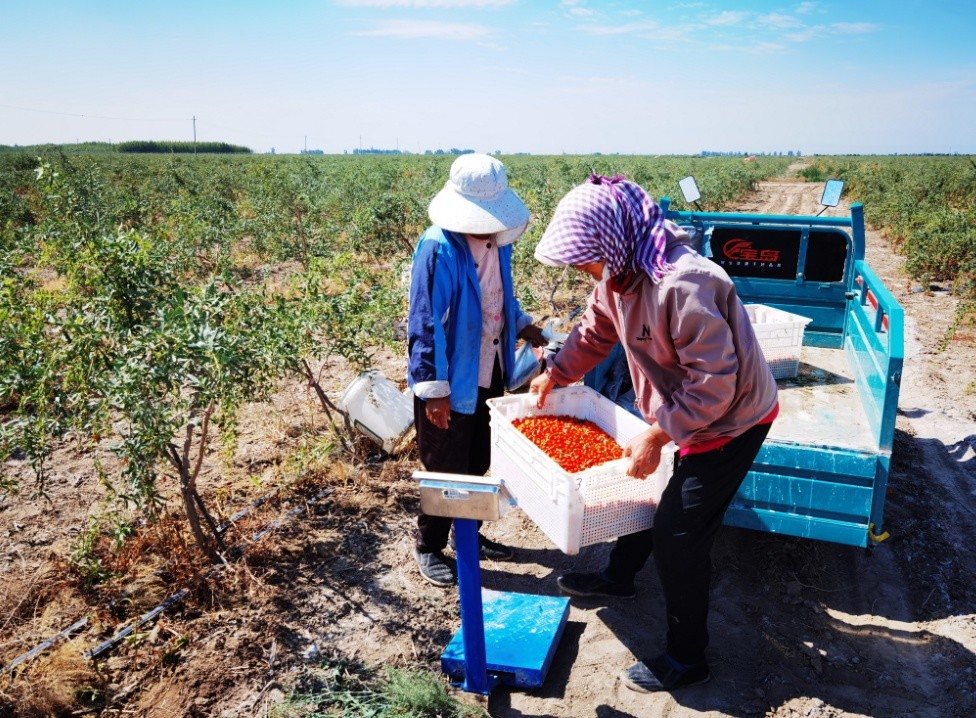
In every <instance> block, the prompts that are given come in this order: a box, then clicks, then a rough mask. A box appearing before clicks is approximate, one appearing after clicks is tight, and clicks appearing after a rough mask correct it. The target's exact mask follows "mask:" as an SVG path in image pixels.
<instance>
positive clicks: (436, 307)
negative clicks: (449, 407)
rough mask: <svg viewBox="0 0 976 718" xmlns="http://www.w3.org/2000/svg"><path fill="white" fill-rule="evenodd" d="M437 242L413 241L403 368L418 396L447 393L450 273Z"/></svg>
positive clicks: (427, 396) (434, 397)
mask: <svg viewBox="0 0 976 718" xmlns="http://www.w3.org/2000/svg"><path fill="white" fill-rule="evenodd" d="M443 251H444V250H443V247H442V246H441V244H440V243H439V242H436V241H433V240H423V239H421V241H420V243H419V244H418V245H417V251H416V253H415V254H414V258H413V267H412V269H411V275H410V314H409V316H408V318H407V354H408V359H407V372H408V374H409V378H410V385H411V387H413V392H414V394H415V395H416V396H418V397H419V398H421V399H436V398H439V397H444V396H449V395H450V393H451V385H450V383H449V380H448V365H447V340H446V331H445V329H446V327H447V324H448V321H449V320H450V307H451V288H452V275H451V272H450V270H449V269H448V267H447V262H445V257H444V256H443Z"/></svg>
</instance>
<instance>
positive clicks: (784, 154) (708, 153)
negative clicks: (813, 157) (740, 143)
mask: <svg viewBox="0 0 976 718" xmlns="http://www.w3.org/2000/svg"><path fill="white" fill-rule="evenodd" d="M701 156H702V157H740V156H741V157H802V156H803V153H802V152H800V151H799V150H795V151H794V150H790V151H789V152H734V151H733V152H714V151H712V150H702V153H701Z"/></svg>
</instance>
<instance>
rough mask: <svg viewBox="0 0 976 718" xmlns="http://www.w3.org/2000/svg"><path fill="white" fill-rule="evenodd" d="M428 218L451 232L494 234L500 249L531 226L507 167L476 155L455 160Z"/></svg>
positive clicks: (431, 204)
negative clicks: (514, 190) (509, 183)
mask: <svg viewBox="0 0 976 718" xmlns="http://www.w3.org/2000/svg"><path fill="white" fill-rule="evenodd" d="M427 214H428V215H429V216H430V219H431V221H432V222H433V223H434V224H436V225H437V226H438V227H441V228H442V229H446V230H448V231H451V232H460V233H462V234H494V235H495V242H496V243H497V244H498V245H499V246H504V245H506V244H511V243H512V242H514V241H515V240H516V239H518V238H519V237H520V236H521V235H522V233H523V232H524V231H525V228H526V226H527V225H528V223H529V210H528V208H527V207H526V206H525V204H524V203H523V202H522V200H520V199H519V198H518V195H516V194H515V193H514V192H513V191H512V190H511V189H510V188H509V186H508V175H507V174H506V172H505V166H504V165H503V164H502V163H501V162H499V161H498V160H496V159H495V158H494V157H490V156H489V155H481V154H475V153H468V154H464V155H461V156H460V157H458V158H457V159H456V160H454V164H452V165H451V175H450V179H449V180H448V181H447V182H446V183H445V184H444V188H443V189H442V190H441V191H440V192H438V193H437V195H436V196H435V197H434V199H433V200H431V203H430V207H428V208H427Z"/></svg>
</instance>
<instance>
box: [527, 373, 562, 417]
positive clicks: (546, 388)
mask: <svg viewBox="0 0 976 718" xmlns="http://www.w3.org/2000/svg"><path fill="white" fill-rule="evenodd" d="M556 386H557V385H556V381H555V379H553V378H552V377H551V376H550V375H549V372H547V371H544V372H542V373H541V374H540V375H539V376H537V377H536V378H535V379H533V380H532V383H531V384H529V393H530V394H538V395H539V399H538V400H537V401H536V403H535V405H536V406H537V407H539V408H540V409H541V408H542V407H543V405H544V404H545V403H546V397H547V396H548V395H549V392H550V391H552V390H553V389H555V388H556Z"/></svg>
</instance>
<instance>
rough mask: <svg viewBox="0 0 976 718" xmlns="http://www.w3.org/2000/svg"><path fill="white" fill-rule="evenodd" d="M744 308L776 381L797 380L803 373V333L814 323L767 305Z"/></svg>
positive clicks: (750, 305) (751, 305)
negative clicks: (801, 351) (795, 378)
mask: <svg viewBox="0 0 976 718" xmlns="http://www.w3.org/2000/svg"><path fill="white" fill-rule="evenodd" d="M745 306H746V311H747V312H748V313H749V321H750V322H751V323H752V329H753V331H755V332H756V338H757V339H758V340H759V346H760V347H761V348H762V352H763V356H765V357H766V363H767V364H769V368H770V370H771V371H772V372H773V376H774V377H775V378H776V379H792V378H794V377H795V376H796V375H797V373H798V372H799V370H800V350H801V348H802V347H803V330H804V329H805V328H806V325H807V324H809V323H810V321H811V320H810V319H808V318H807V317H801V316H800V315H799V314H790V313H789V312H784V311H783V310H782V309H776V308H775V307H768V306H766V305H765V304H746V305H745Z"/></svg>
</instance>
